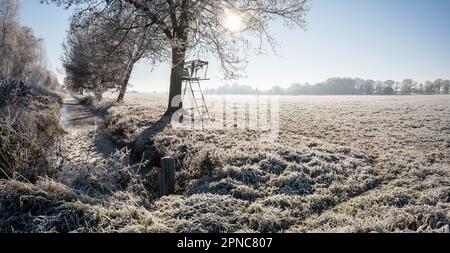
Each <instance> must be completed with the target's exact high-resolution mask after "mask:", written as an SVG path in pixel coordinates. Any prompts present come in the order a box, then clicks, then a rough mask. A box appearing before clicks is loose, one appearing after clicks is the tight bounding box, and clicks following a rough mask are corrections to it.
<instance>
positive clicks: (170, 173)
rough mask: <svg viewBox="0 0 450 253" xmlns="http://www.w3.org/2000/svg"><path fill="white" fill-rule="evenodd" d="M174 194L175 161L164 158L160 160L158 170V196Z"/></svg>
mask: <svg viewBox="0 0 450 253" xmlns="http://www.w3.org/2000/svg"><path fill="white" fill-rule="evenodd" d="M173 193H175V159H174V158H172V157H164V158H162V159H161V169H160V170H159V194H160V196H161V197H162V196H167V195H171V194H173Z"/></svg>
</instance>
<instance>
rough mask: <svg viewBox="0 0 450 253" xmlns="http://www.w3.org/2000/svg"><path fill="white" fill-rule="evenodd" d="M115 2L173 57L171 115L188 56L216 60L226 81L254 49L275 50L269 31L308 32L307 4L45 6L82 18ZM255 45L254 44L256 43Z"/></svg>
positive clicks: (137, 1)
mask: <svg viewBox="0 0 450 253" xmlns="http://www.w3.org/2000/svg"><path fill="white" fill-rule="evenodd" d="M117 1H121V2H126V3H128V6H129V8H130V9H132V10H133V13H134V14H135V15H138V16H143V17H145V18H146V19H147V24H146V25H150V26H152V27H155V28H156V29H155V34H161V35H163V36H164V38H165V40H164V41H163V43H164V44H163V45H164V46H165V47H167V48H168V49H169V50H170V51H171V57H170V58H169V60H168V61H170V62H171V65H172V71H171V77H170V89H169V106H168V110H167V114H170V113H173V112H175V111H177V110H178V109H179V108H181V107H182V104H181V103H180V104H177V105H176V106H173V105H172V102H173V99H174V98H176V97H177V96H178V95H180V94H181V89H182V88H181V86H182V77H183V68H184V63H185V61H186V58H187V57H188V55H189V54H191V55H193V54H196V55H212V56H215V57H216V58H217V59H218V60H219V62H220V65H221V66H222V70H223V72H224V74H225V77H227V78H233V77H237V76H239V75H240V74H242V71H243V70H244V68H245V63H246V56H247V55H248V54H249V53H250V52H252V50H251V49H256V51H257V52H261V51H262V50H263V49H264V48H266V46H267V45H268V46H269V47H273V46H275V41H274V38H273V37H272V36H271V34H270V29H269V25H270V24H271V23H272V22H273V21H275V20H280V21H282V22H284V24H285V25H287V26H289V27H304V25H305V14H306V12H307V3H308V0H278V1H273V0H260V1H253V0H156V1H153V0H152V1H150V0H46V2H54V3H57V4H60V5H65V6H70V5H77V6H78V7H79V12H78V13H83V12H85V11H92V10H103V9H105V8H107V7H108V5H111V4H114V3H115V2H117ZM254 42H256V44H255V43H254Z"/></svg>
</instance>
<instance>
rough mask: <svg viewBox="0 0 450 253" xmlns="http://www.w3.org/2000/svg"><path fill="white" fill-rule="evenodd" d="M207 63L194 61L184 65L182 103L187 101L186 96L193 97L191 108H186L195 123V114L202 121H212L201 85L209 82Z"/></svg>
mask: <svg viewBox="0 0 450 253" xmlns="http://www.w3.org/2000/svg"><path fill="white" fill-rule="evenodd" d="M208 65H209V63H208V62H207V61H201V60H194V61H188V62H186V63H185V65H184V70H183V86H184V88H183V90H184V91H183V96H182V102H183V105H184V102H185V100H186V96H189V95H191V96H192V101H193V103H191V105H190V107H188V108H185V109H186V110H187V111H189V112H190V116H191V120H192V121H194V120H195V118H194V116H195V114H198V117H199V118H200V120H201V121H204V120H207V119H210V114H209V110H208V106H207V105H206V101H205V96H204V95H203V91H202V88H201V85H200V82H202V81H207V80H209V79H208V78H207V77H206V76H207V74H208Z"/></svg>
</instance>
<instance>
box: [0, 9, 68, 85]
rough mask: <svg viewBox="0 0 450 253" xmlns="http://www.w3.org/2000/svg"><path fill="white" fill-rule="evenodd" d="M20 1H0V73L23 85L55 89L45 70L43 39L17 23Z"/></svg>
mask: <svg viewBox="0 0 450 253" xmlns="http://www.w3.org/2000/svg"><path fill="white" fill-rule="evenodd" d="M19 12H20V1H18V0H0V75H1V76H4V77H5V78H9V79H15V80H17V81H19V82H23V83H27V84H35V85H37V84H39V85H42V86H47V87H50V88H56V87H57V86H58V85H59V84H58V82H57V78H56V77H55V75H54V74H53V73H51V72H50V71H48V68H47V60H46V55H45V48H44V44H43V41H42V40H41V39H39V38H37V37H36V36H35V35H34V32H33V30H32V29H31V28H29V27H25V26H22V25H21V24H20V23H19Z"/></svg>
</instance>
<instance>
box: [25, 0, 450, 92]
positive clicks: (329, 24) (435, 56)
mask: <svg viewBox="0 0 450 253" xmlns="http://www.w3.org/2000/svg"><path fill="white" fill-rule="evenodd" d="M22 7H23V10H22V22H23V23H24V24H25V25H27V26H30V27H32V28H33V29H34V31H35V33H36V34H37V35H38V36H40V37H42V38H43V39H44V40H45V43H46V47H47V51H48V57H49V60H50V62H51V66H52V67H53V68H54V69H61V63H60V61H59V58H60V55H61V53H62V49H61V44H62V42H63V40H64V36H65V31H66V29H67V26H68V18H69V16H70V12H68V11H66V10H64V9H63V8H61V7H56V6H48V5H41V4H39V0H23V1H22ZM307 22H308V26H307V30H306V31H303V30H289V29H286V28H285V27H283V26H282V25H281V24H278V23H275V24H274V25H273V29H272V31H273V34H274V35H275V37H276V38H277V41H278V44H279V47H278V50H277V55H274V54H270V55H268V56H256V57H251V58H250V59H249V66H248V68H247V74H246V76H247V78H243V79H240V80H236V81H229V82H237V83H241V84H246V85H251V86H254V87H259V88H260V89H266V88H269V87H271V86H273V85H280V86H288V85H290V84H292V83H305V82H309V83H315V82H319V81H323V80H325V79H327V78H329V77H335V76H338V77H361V78H370V79H375V80H386V79H393V80H402V79H404V78H414V79H416V80H418V81H421V82H422V81H426V80H434V79H437V78H448V79H450V50H449V49H450V47H449V45H450V0H340V1H338V0H312V1H311V11H310V12H309V14H308V18H307ZM60 77H62V75H60ZM211 78H212V80H211V81H209V83H208V84H207V86H209V87H214V86H217V85H221V84H223V83H225V81H224V80H222V77H221V74H220V73H219V72H218V71H217V68H216V64H215V63H212V72H211ZM168 82H169V66H168V65H161V66H158V67H156V68H154V69H153V71H152V68H151V66H149V65H148V64H145V62H143V63H141V64H139V66H137V68H136V69H135V71H134V73H133V78H132V80H131V83H132V85H133V88H132V89H134V90H140V91H164V90H166V89H167V87H168Z"/></svg>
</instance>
